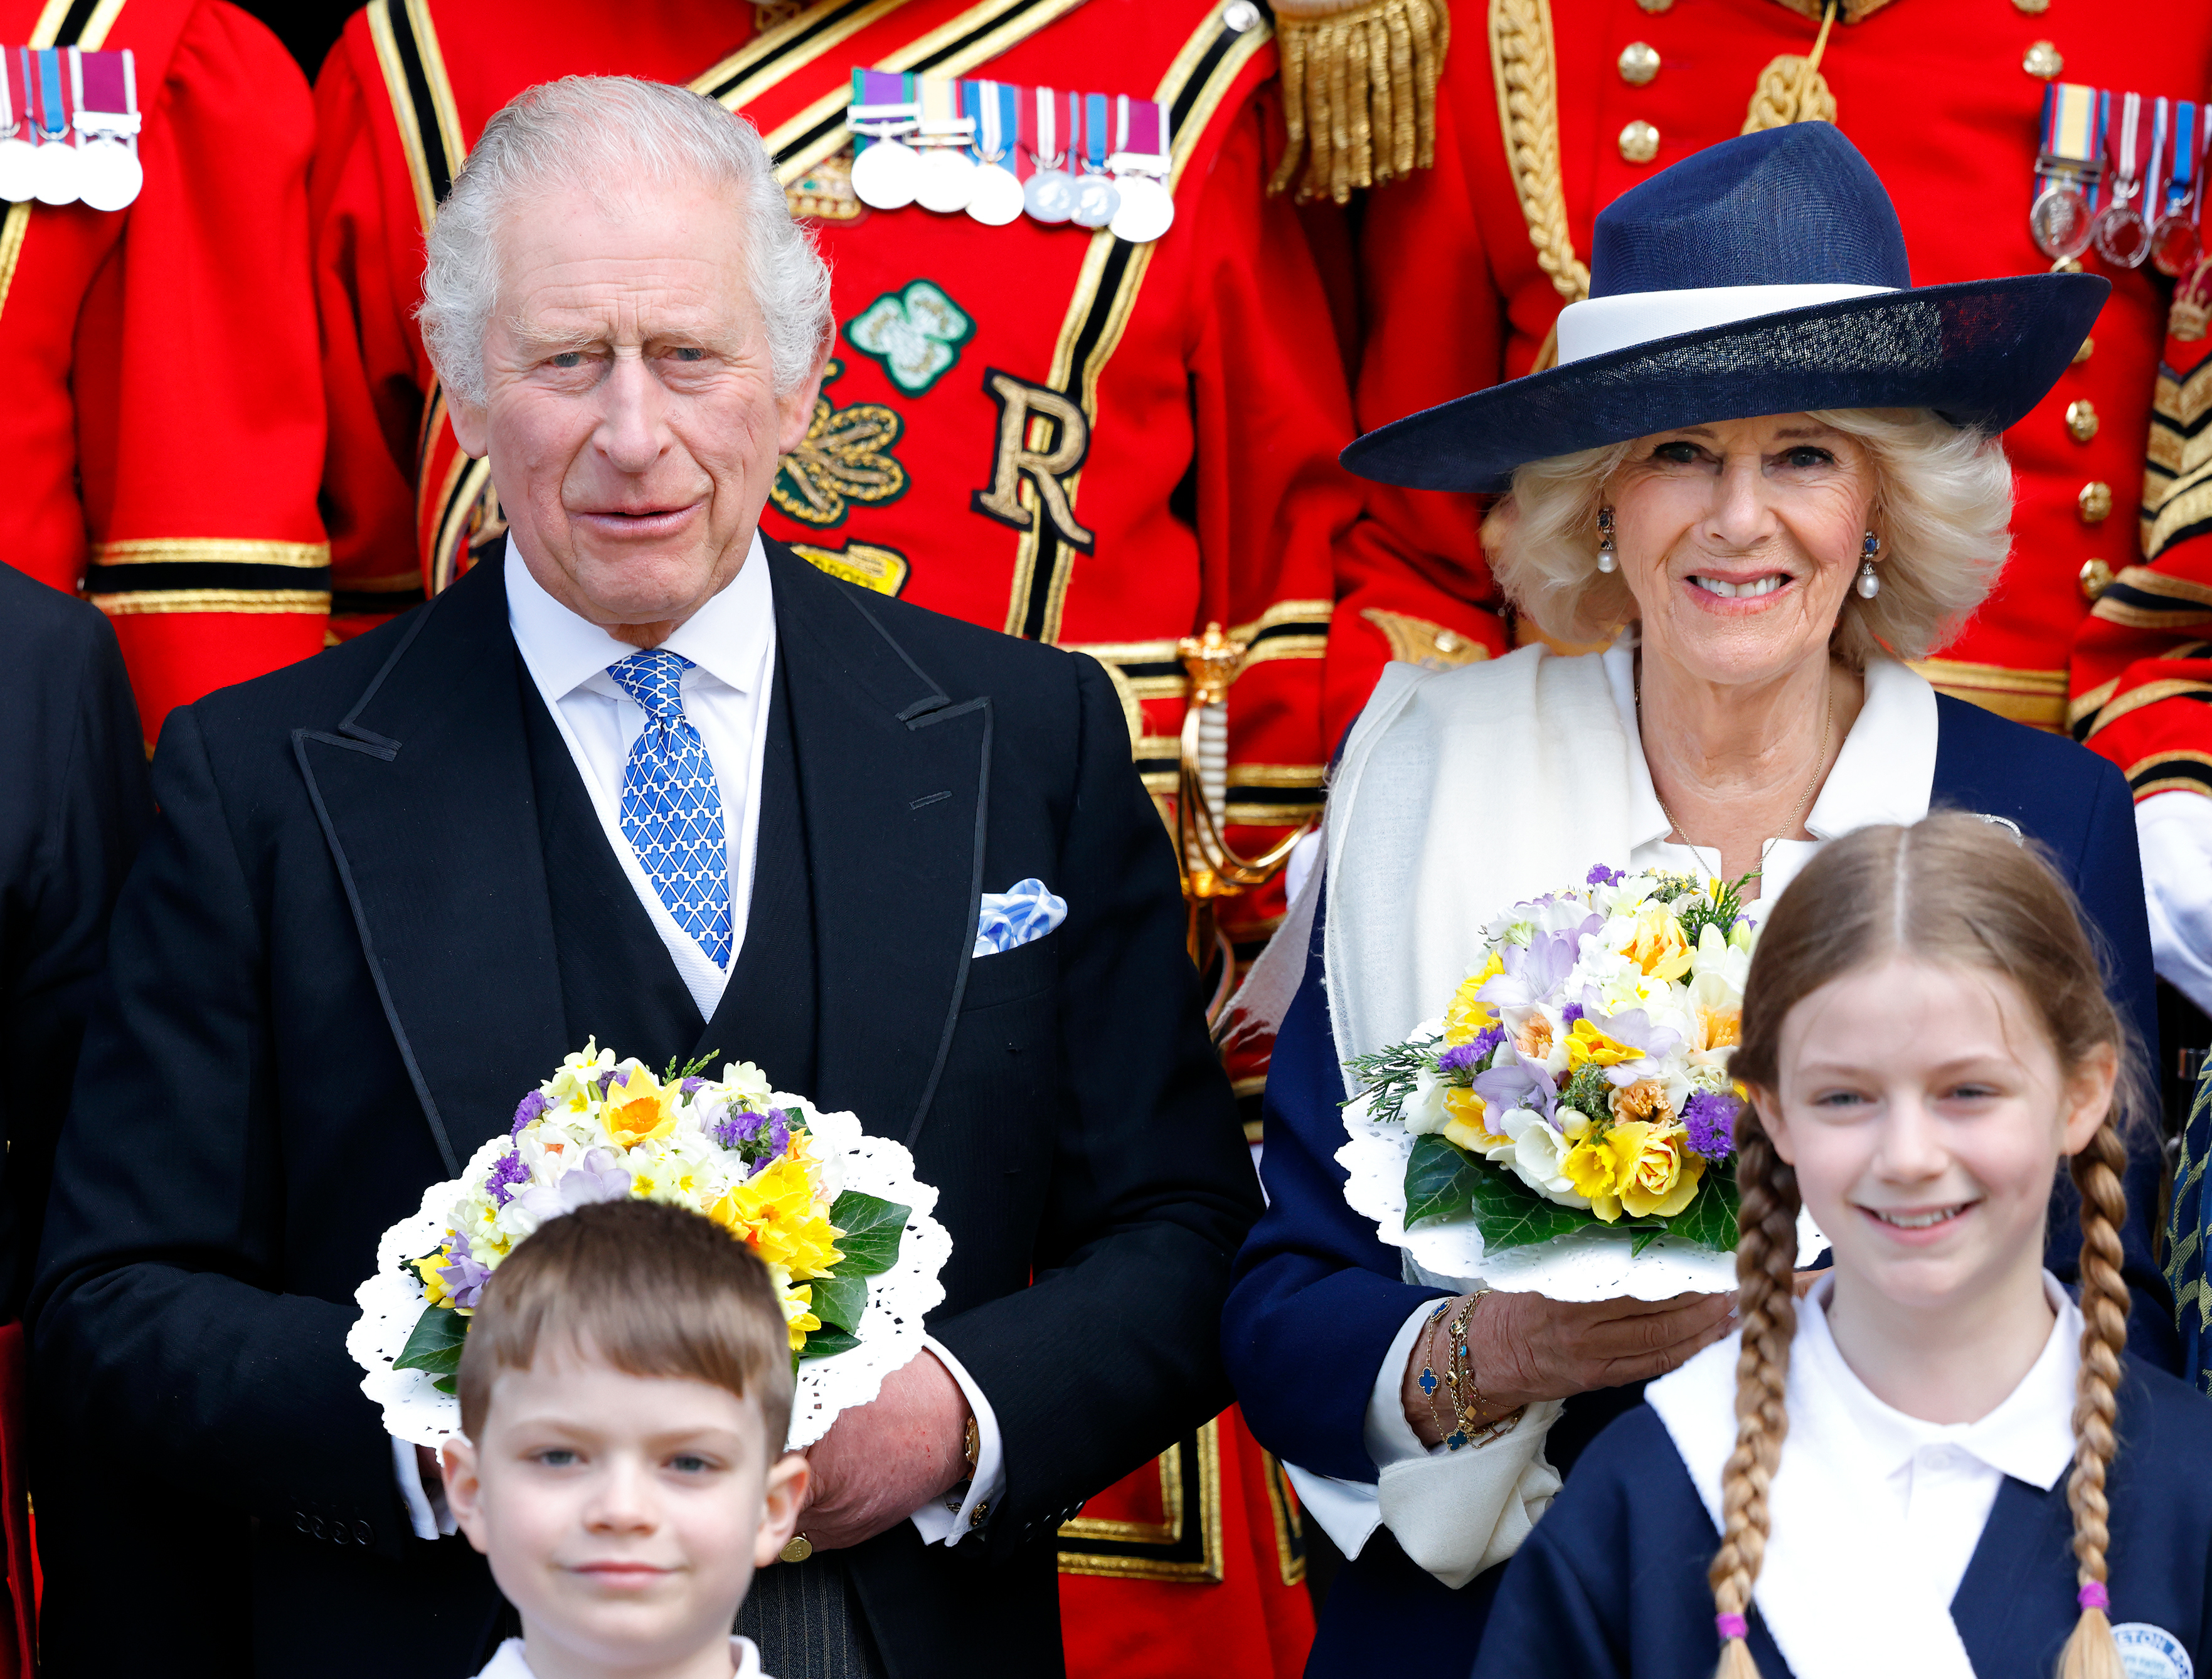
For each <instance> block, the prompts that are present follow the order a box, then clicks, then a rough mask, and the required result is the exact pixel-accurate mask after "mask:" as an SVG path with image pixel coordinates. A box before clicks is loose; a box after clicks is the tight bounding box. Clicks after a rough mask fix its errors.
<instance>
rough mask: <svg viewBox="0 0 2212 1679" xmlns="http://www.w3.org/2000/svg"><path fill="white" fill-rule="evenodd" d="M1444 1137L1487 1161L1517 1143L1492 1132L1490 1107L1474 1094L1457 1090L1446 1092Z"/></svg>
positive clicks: (1454, 1088) (1455, 1087) (1496, 1132)
mask: <svg viewBox="0 0 2212 1679" xmlns="http://www.w3.org/2000/svg"><path fill="white" fill-rule="evenodd" d="M1444 1112H1446V1113H1448V1114H1449V1115H1450V1116H1451V1117H1450V1118H1448V1119H1446V1120H1445V1121H1444V1125H1443V1134H1444V1135H1445V1136H1446V1137H1449V1138H1450V1139H1451V1140H1452V1141H1453V1142H1454V1143H1457V1144H1459V1146H1460V1147H1461V1148H1462V1149H1467V1150H1468V1152H1469V1153H1470V1154H1476V1155H1483V1156H1485V1157H1487V1156H1489V1155H1496V1154H1499V1153H1501V1152H1503V1151H1504V1150H1505V1149H1510V1148H1511V1147H1512V1146H1513V1139H1512V1138H1511V1137H1506V1136H1504V1135H1503V1134H1502V1133H1500V1132H1498V1131H1493V1130H1491V1129H1490V1114H1489V1107H1488V1105H1487V1104H1486V1103H1485V1102H1484V1100H1482V1098H1481V1097H1480V1096H1478V1095H1476V1094H1474V1091H1472V1090H1468V1089H1462V1088H1459V1087H1457V1086H1454V1087H1453V1088H1451V1089H1449V1090H1447V1091H1445V1092H1444Z"/></svg>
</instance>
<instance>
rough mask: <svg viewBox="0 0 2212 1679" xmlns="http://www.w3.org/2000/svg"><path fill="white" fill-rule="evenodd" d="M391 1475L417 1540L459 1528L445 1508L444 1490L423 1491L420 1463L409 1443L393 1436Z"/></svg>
mask: <svg viewBox="0 0 2212 1679" xmlns="http://www.w3.org/2000/svg"><path fill="white" fill-rule="evenodd" d="M392 1479H393V1480H395V1481H397V1482H398V1483H399V1497H400V1499H401V1500H402V1501H403V1502H404V1504H405V1505H406V1506H407V1521H408V1524H409V1525H410V1526H411V1527H412V1528H413V1529H414V1530H415V1537H416V1538H417V1539H432V1540H435V1539H439V1538H442V1537H445V1536H446V1535H447V1534H450V1533H458V1532H459V1531H460V1524H459V1523H458V1522H456V1521H455V1520H454V1519H453V1512H452V1511H451V1510H449V1509H447V1507H446V1489H445V1488H443V1487H440V1488H438V1489H437V1490H436V1491H435V1492H431V1491H428V1490H426V1489H425V1488H424V1487H423V1485H422V1464H421V1463H420V1462H419V1461H418V1460H417V1459H416V1456H415V1448H414V1446H412V1445H410V1443H409V1442H407V1441H405V1440H401V1439H400V1438H399V1437H398V1435H396V1434H395V1435H393V1436H392Z"/></svg>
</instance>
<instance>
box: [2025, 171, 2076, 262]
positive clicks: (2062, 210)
mask: <svg viewBox="0 0 2212 1679" xmlns="http://www.w3.org/2000/svg"><path fill="white" fill-rule="evenodd" d="M2027 231H2028V233H2029V234H2030V235H2031V236H2032V237H2033V239H2034V240H2035V248H2036V249H2037V250H2039V251H2040V252H2043V254H2044V255H2045V256H2046V257H2049V258H2051V260H2053V261H2054V262H2065V261H2068V260H2069V259H2070V258H2075V257H2078V256H2080V255H2081V253H2082V252H2084V251H2087V249H2088V248H2089V201H2088V200H2087V198H2085V197H2082V196H2081V191H2080V189H2079V188H2077V187H2072V186H2054V187H2052V188H2051V189H2050V190H2049V191H2046V192H2045V193H2044V194H2043V196H2042V197H2039V198H2038V199H2037V200H2036V201H2035V208H2034V209H2032V210H2030V211H2029V212H2028V213H2027Z"/></svg>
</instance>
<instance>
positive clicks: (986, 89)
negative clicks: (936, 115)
mask: <svg viewBox="0 0 2212 1679" xmlns="http://www.w3.org/2000/svg"><path fill="white" fill-rule="evenodd" d="M960 108H961V110H962V111H963V112H965V113H966V114H967V116H968V118H969V120H970V121H972V122H973V123H974V124H975V149H974V150H973V152H972V153H971V155H972V156H973V157H974V158H975V185H974V188H973V190H972V191H970V192H969V195H968V214H969V215H972V216H974V217H975V220H976V221H980V222H981V223H982V224H983V225H984V226H985V227H1005V226H1006V224H1007V223H1008V222H1010V221H1012V220H1013V219H1014V218H1015V217H1016V216H1018V215H1020V214H1021V213H1022V184H1021V182H1020V181H1019V180H1018V179H1015V176H1014V172H1013V171H1012V170H1011V169H1009V168H1007V167H1006V163H1005V161H1004V160H1005V158H1006V156H1007V155H1009V154H1010V153H1011V152H1012V149H1013V139H1014V136H1016V135H1017V134H1018V133H1019V132H1020V130H1021V89H1020V88H1014V87H1011V86H1009V85H1008V84H1007V83H1006V82H962V83H961V84H960Z"/></svg>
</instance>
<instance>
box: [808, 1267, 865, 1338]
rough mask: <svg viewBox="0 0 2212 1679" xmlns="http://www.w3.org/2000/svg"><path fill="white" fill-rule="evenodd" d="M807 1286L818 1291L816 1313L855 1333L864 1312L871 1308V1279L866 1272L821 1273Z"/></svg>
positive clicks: (842, 1328) (826, 1320) (816, 1292)
mask: <svg viewBox="0 0 2212 1679" xmlns="http://www.w3.org/2000/svg"><path fill="white" fill-rule="evenodd" d="M807 1287H808V1288H811V1289H812V1290H813V1291H814V1315H815V1316H816V1317H817V1318H820V1319H821V1320H822V1321H823V1323H825V1324H836V1326H837V1327H838V1328H839V1329H841V1330H853V1331H854V1333H855V1334H857V1333H859V1331H860V1314H861V1313H862V1312H865V1311H866V1310H867V1309H868V1279H867V1278H866V1277H865V1276H817V1277H815V1278H814V1279H812V1281H811V1282H809V1283H808V1284H807Z"/></svg>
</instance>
